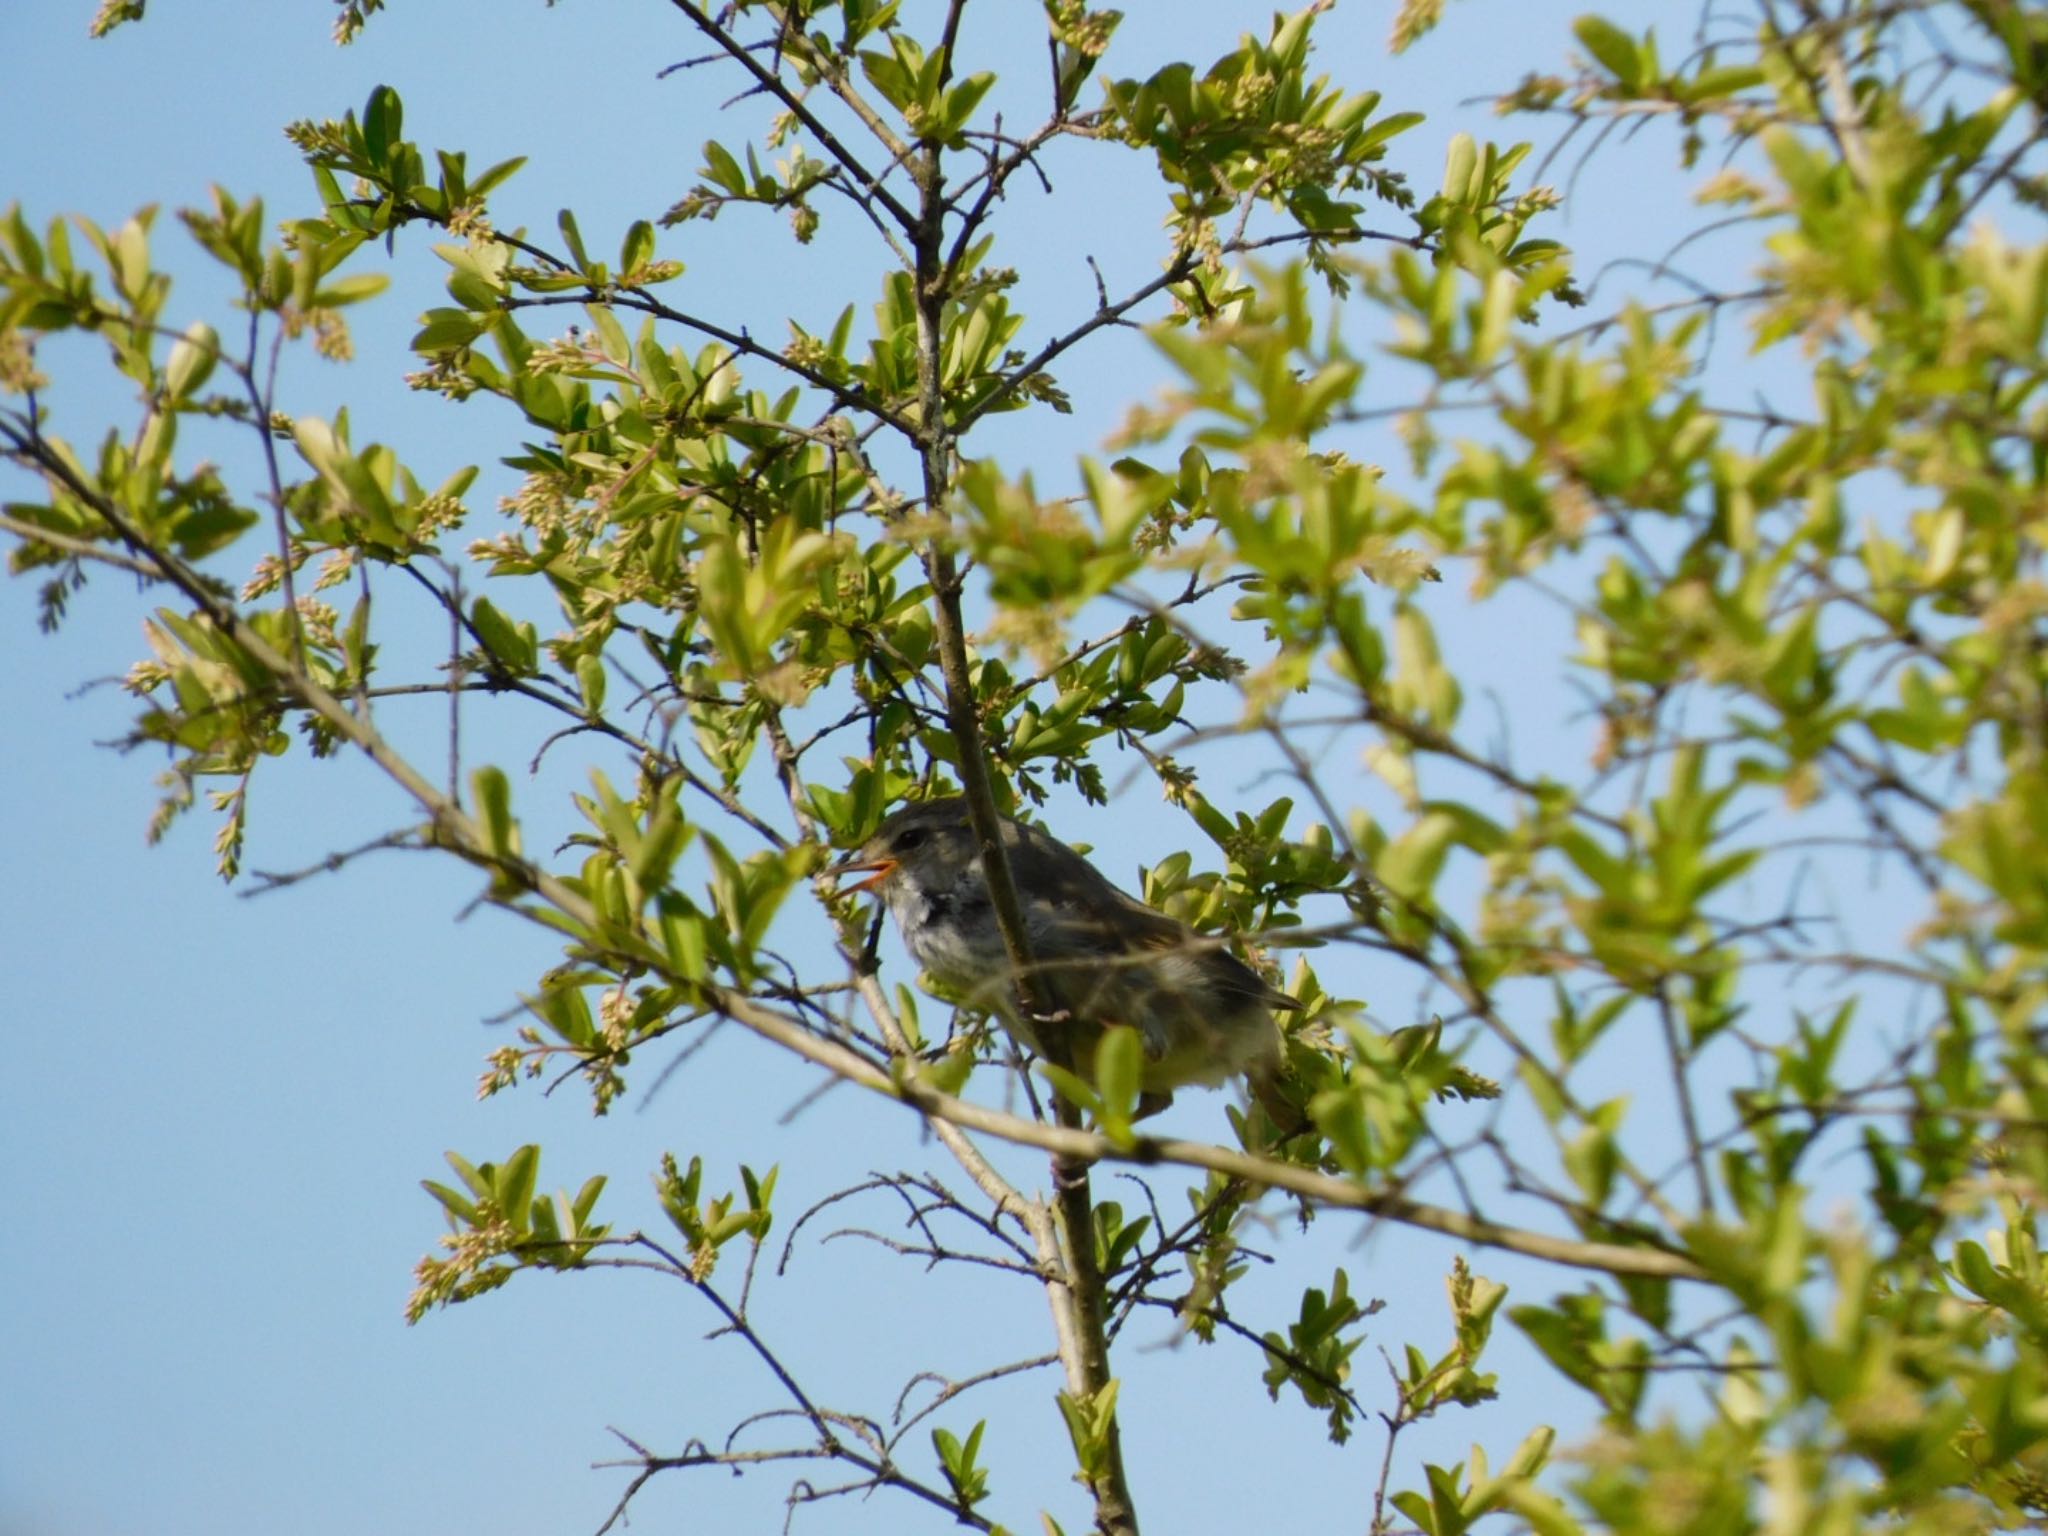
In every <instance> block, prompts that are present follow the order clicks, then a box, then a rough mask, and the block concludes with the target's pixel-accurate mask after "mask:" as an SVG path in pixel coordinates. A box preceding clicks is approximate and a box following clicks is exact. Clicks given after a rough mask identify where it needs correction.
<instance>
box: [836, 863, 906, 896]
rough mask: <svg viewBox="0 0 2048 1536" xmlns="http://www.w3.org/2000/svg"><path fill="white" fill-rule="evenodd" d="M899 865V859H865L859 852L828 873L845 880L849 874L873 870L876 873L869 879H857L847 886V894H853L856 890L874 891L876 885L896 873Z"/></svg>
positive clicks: (837, 878)
mask: <svg viewBox="0 0 2048 1536" xmlns="http://www.w3.org/2000/svg"><path fill="white" fill-rule="evenodd" d="M897 865H898V861H897V860H895V859H863V858H862V857H861V856H860V855H859V854H855V855H854V856H853V857H852V858H848V859H841V860H840V861H839V862H838V863H837V864H834V865H833V866H832V867H831V869H829V870H828V871H826V873H828V874H830V875H831V876H832V878H833V879H835V880H844V879H845V878H846V877H847V876H848V875H857V874H861V873H863V872H864V871H867V870H873V871H874V873H873V874H871V875H869V876H868V877H867V879H865V880H859V881H856V882H854V883H853V884H852V885H849V886H847V887H846V890H845V894H847V895H851V894H852V893H853V892H855V891H872V890H873V889H874V888H875V887H876V886H878V885H880V884H881V883H882V882H883V881H884V880H886V879H888V878H889V877H890V876H891V875H893V874H895V873H896V869H897Z"/></svg>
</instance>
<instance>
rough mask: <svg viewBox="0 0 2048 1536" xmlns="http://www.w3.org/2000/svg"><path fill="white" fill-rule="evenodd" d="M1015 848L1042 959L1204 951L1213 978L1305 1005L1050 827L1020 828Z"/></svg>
mask: <svg viewBox="0 0 2048 1536" xmlns="http://www.w3.org/2000/svg"><path fill="white" fill-rule="evenodd" d="M1020 830H1021V831H1022V832H1023V834H1024V835H1023V836H1022V837H1021V838H1020V839H1019V841H1018V842H1017V843H1016V844H1015V845H1014V846H1013V847H1012V848H1011V849H1010V854H1011V858H1012V861H1013V863H1014V864H1015V866H1016V868H1015V875H1016V878H1017V882H1018V884H1019V885H1020V886H1021V887H1022V888H1023V889H1025V890H1028V891H1030V892H1032V894H1033V897H1034V900H1033V903H1032V910H1031V912H1030V914H1029V915H1030V926H1031V935H1030V937H1031V943H1032V948H1033V949H1034V951H1036V952H1037V954H1038V955H1039V958H1041V959H1044V960H1049V961H1060V960H1080V959H1087V958H1094V957H1101V958H1105V959H1106V958H1110V957H1113V956H1118V955H1127V956H1136V955H1142V954H1144V953H1146V952H1148V951H1165V950H1174V949H1189V950H1195V951H1198V952H1199V953H1200V956H1201V960H1200V963H1201V966H1202V969H1203V971H1204V973H1205V975H1206V978H1207V980H1208V981H1209V983H1210V984H1211V985H1213V986H1215V987H1217V988H1218V989H1219V990H1221V991H1223V992H1225V993H1228V994H1231V995H1234V996H1239V997H1245V998H1252V999H1256V1000H1258V1001H1260V1002H1263V1003H1265V1004H1266V1005H1267V1006H1268V1007H1272V1008H1299V1007H1300V1006H1301V1004H1300V1003H1298V1002H1296V1001H1295V1000H1294V999H1293V998H1291V997H1289V996H1288V995H1287V994H1286V993H1284V992H1280V991H1278V990H1276V989H1275V988H1273V987H1270V986H1268V985H1267V984H1266V982H1265V981H1264V979H1263V978H1261V977H1260V975H1259V974H1258V972H1256V971H1254V970H1253V969H1252V968H1251V967H1250V966H1248V965H1246V964H1245V963H1244V962H1243V961H1242V960H1240V959H1238V958H1237V956H1235V955H1233V954H1232V953H1231V952H1230V951H1229V950H1228V949H1227V948H1225V947H1224V945H1223V942H1222V941H1221V940H1219V939H1213V938H1207V937H1204V936H1203V935H1201V934H1198V933H1196V932H1195V931H1194V930H1193V929H1192V928H1190V927H1188V925H1187V924H1186V923H1183V922H1182V921H1181V920H1180V919H1179V918H1176V917H1169V916H1167V915H1166V914H1165V913H1164V912H1159V911H1155V910H1154V909H1153V908H1151V907H1148V906H1146V905H1145V903H1144V902H1142V901H1140V900H1138V899H1137V897H1135V896H1132V895H1130V894H1129V893H1128V892H1126V891H1123V890H1120V889H1118V888H1117V887H1116V886H1115V885H1113V884H1111V883H1110V882H1109V881H1108V880H1107V879H1105V878H1104V877H1103V875H1102V872H1101V871H1100V870H1098V869H1096V867H1095V866H1094V865H1093V864H1090V863H1089V862H1088V861H1087V860H1086V859H1084V858H1082V857H1081V855H1080V854H1078V853H1076V852H1074V850H1073V849H1071V848H1069V847H1068V846H1067V845H1066V844H1065V843H1062V842H1060V841H1058V840H1057V839H1056V838H1054V837H1053V836H1052V835H1051V834H1050V833H1047V832H1043V831H1041V830H1040V829H1039V828H1037V827H1022V828H1021V829H1020Z"/></svg>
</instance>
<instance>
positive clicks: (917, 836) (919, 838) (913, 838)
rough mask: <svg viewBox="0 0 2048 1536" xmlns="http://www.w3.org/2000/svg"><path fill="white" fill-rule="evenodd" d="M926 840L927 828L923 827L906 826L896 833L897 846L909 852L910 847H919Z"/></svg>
mask: <svg viewBox="0 0 2048 1536" xmlns="http://www.w3.org/2000/svg"><path fill="white" fill-rule="evenodd" d="M924 840H925V830H924V828H923V827H905V828H904V829H903V830H902V831H901V832H898V833H897V834H896V846H897V848H898V849H899V850H901V851H903V852H908V851H909V850H910V849H912V848H915V847H917V846H918V845H919V844H920V843H922V842H923V841H924Z"/></svg>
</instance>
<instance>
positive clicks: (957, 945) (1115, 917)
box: [834, 797, 1302, 1133]
mask: <svg viewBox="0 0 2048 1536" xmlns="http://www.w3.org/2000/svg"><path fill="white" fill-rule="evenodd" d="M1002 828H1003V848H1004V851H1005V852H1006V853H1007V854H1008V856H1009V864H1010V875H1011V878H1012V879H1013V880H1014V881H1015V883H1016V887H1017V898H1018V902H1019V904H1020V906H1021V907H1022V909H1023V914H1024V926H1025V929H1026V932H1027V936H1028V939H1029V943H1030V949H1031V957H1032V979H1033V981H1034V983H1035V984H1036V987H1037V991H1038V994H1039V995H1040V996H1041V997H1042V998H1044V999H1045V1001H1046V1002H1047V1004H1048V1005H1049V1006H1051V1007H1053V1008H1054V1009H1055V1010H1056V1012H1054V1013H1053V1014H1052V1015H1050V1016H1048V1017H1043V1018H1025V1017H1023V1016H1022V1013H1021V1010H1020V1009H1019V1007H1018V1003H1017V990H1016V986H1015V984H1014V976H1013V972H1012V970H1011V967H1010V960H1009V955H1008V952H1007V951H1006V950H1005V949H1004V947H1003V936H1002V933H1001V932H1000V930H999V929H998V928H997V926H996V916H995V904H994V902H993V901H992V900H991V899H990V896H989V889H988V882H987V881H986V880H985V879H984V878H983V876H982V870H981V855H980V852H979V849H978V846H977V844H976V841H975V837H974V829H973V827H972V825H970V823H969V821H968V816H967V802H966V801H964V800H962V799H959V798H958V797H948V798H945V799H939V800H925V801H920V802H919V803H918V804H915V805H911V806H907V807H905V808H904V809H903V810H900V811H898V812H897V813H896V814H895V815H893V816H891V817H890V818H889V819H888V820H887V821H885V822H883V823H882V825H881V828H880V829H879V830H878V831H877V832H876V833H875V835H874V836H873V837H871V838H869V839H868V841H867V842H866V843H865V844H864V845H862V847H861V848H860V849H859V851H858V852H856V853H854V854H853V855H852V856H851V857H850V858H848V859H845V860H844V861H842V862H841V863H839V864H838V865H836V866H834V872H835V873H841V874H851V873H856V872H871V873H869V874H868V878H867V879H865V880H862V881H860V882H859V883H858V884H856V885H853V886H851V887H849V889H850V890H856V891H868V890H872V891H876V892H878V893H879V894H880V895H881V897H882V899H883V900H884V901H885V902H887V903H888V906H889V911H890V914H891V915H892V916H893V917H894V918H895V919H896V927H897V929H898V931H899V932H901V933H902V935H903V943H904V946H905V947H906V948H907V949H909V951H910V954H911V957H912V958H913V959H915V960H916V961H917V963H918V964H919V965H920V966H921V967H923V968H924V970H926V971H927V972H929V973H930V974H931V975H932V976H933V977H935V978H937V979H938V980H939V981H940V982H942V983H943V984H944V985H945V986H946V987H948V988H949V989H951V990H953V991H956V992H958V993H960V994H961V995H962V996H963V997H965V998H966V999H967V1000H968V1001H969V1002H970V1003H972V1004H973V1005H974V1006H976V1007H980V1008H986V1009H988V1010H989V1011H990V1012H991V1013H993V1014H994V1015H995V1016H996V1017H997V1018H999V1019H1000V1020H1001V1021H1002V1023H1003V1026H1004V1027H1005V1028H1006V1029H1008V1030H1009V1031H1010V1033H1011V1034H1012V1035H1014V1036H1015V1037H1016V1038H1017V1039H1018V1040H1019V1041H1020V1042H1022V1043H1023V1044H1024V1045H1025V1046H1027V1047H1029V1048H1030V1049H1031V1050H1033V1051H1035V1052H1037V1053H1038V1054H1039V1055H1041V1056H1044V1055H1046V1054H1047V1051H1046V1049H1045V1039H1044V1033H1043V1032H1045V1031H1049V1030H1052V1029H1058V1030H1060V1031H1062V1034H1061V1037H1060V1039H1059V1040H1058V1041H1056V1042H1055V1043H1056V1044H1063V1045H1065V1046H1066V1048H1067V1054H1068V1056H1069V1058H1070V1061H1071V1064H1072V1065H1073V1067H1074V1068H1075V1069H1076V1070H1077V1071H1079V1072H1081V1073H1082V1074H1083V1075H1084V1076H1086V1075H1088V1074H1090V1073H1091V1072H1092V1071H1093V1068H1094V1062H1095V1047H1096V1044H1097V1042H1098V1041H1099V1040H1100V1039H1101V1037H1102V1033H1103V1031H1104V1030H1106V1029H1108V1028H1109V1027H1110V1026H1112V1025H1116V1024H1127V1025H1129V1026H1130V1027H1131V1028H1133V1029H1135V1030H1136V1031H1137V1032H1138V1036H1139V1038H1140V1040H1141V1041H1143V1043H1144V1048H1145V1067H1144V1073H1143V1076H1142V1079H1141V1082H1142V1087H1143V1090H1144V1095H1143V1097H1142V1099H1141V1100H1140V1101H1139V1108H1138V1113H1139V1114H1140V1115H1149V1114H1153V1113H1156V1112H1157V1111H1159V1110H1161V1109H1164V1108H1165V1107H1166V1106H1167V1105H1168V1104H1170V1103H1172V1102H1173V1090H1174V1089H1176V1088H1178V1087H1180V1086H1181V1085H1182V1084H1184V1083H1197V1084H1201V1085H1203V1086H1206V1087H1214V1086H1216V1085H1217V1084H1219V1083H1222V1082H1223V1081H1225V1080H1226V1079H1227V1078H1230V1077H1232V1076H1234V1075H1236V1074H1238V1073H1244V1074H1245V1075H1246V1077H1247V1078H1248V1079H1249V1081H1250V1083H1251V1086H1252V1090H1253V1092H1254V1093H1255V1094H1257V1095H1258V1097H1259V1099H1260V1102H1261V1103H1262V1104H1265V1105H1266V1106H1267V1111H1268V1114H1269V1115H1271V1116H1272V1118H1273V1119H1274V1121H1275V1123H1276V1124H1277V1125H1280V1126H1281V1128H1282V1130H1283V1133H1291V1132H1292V1131H1293V1130H1296V1129H1299V1128H1300V1126H1301V1124H1302V1116H1301V1113H1300V1111H1299V1110H1295V1109H1293V1108H1292V1107H1291V1106H1288V1105H1287V1104H1286V1101H1285V1100H1284V1099H1283V1098H1282V1097H1281V1096H1280V1095H1279V1094H1278V1093H1277V1092H1276V1091H1274V1088H1273V1079H1274V1077H1275V1076H1276V1074H1277V1073H1278V1072H1279V1069H1280V1058H1281V1042H1280V1029H1279V1026H1278V1025H1277V1024H1276V1023H1275V1022H1274V1019H1273V1010H1274V1009H1276V1008H1290V1009H1297V1008H1299V1007H1300V1006H1301V1004H1299V1003H1298V1002H1296V1001H1295V1000H1294V999H1293V998H1291V997H1289V996H1287V995H1286V994H1285V993H1283V992H1279V991H1276V990H1274V989H1273V988H1272V987H1269V986H1267V985H1266V983H1265V982H1264V981H1262V980H1260V979H1259V976H1258V974H1257V973H1256V972H1255V971H1253V970H1252V968H1251V967H1250V966H1248V965H1246V964H1245V963H1244V962H1243V961H1242V960H1240V959H1238V958H1237V957H1236V956H1235V955H1233V954H1231V953H1230V951H1229V950H1228V949H1226V948H1225V947H1224V945H1223V941H1222V940H1221V939H1216V938H1207V937H1204V936H1202V935H1200V934H1198V933H1196V932H1195V931H1194V930H1193V929H1191V928H1189V927H1188V926H1187V925H1186V924H1185V923H1183V922H1180V921H1179V920H1178V919H1175V918H1171V917H1168V916H1167V915H1166V914H1165V913H1163V912H1155V911H1154V910H1153V909H1152V908H1150V907H1148V906H1146V905H1145V904H1144V903H1143V902H1141V901H1139V900H1137V899H1136V898H1135V897H1132V896H1128V895H1126V894H1125V893H1124V892H1122V891H1120V890H1118V889H1117V888H1116V887H1115V886H1114V885H1112V884H1110V883H1109V881H1107V880H1105V879H1104V878H1103V877H1102V876H1101V875H1100V874H1098V873H1097V872H1096V870H1095V868H1094V866H1093V865H1091V864H1090V863H1089V862H1088V861H1087V860H1086V859H1084V858H1082V857H1081V855H1080V854H1078V853H1076V852H1074V850H1073V849H1071V848H1069V847H1068V846H1067V845H1066V844H1065V843H1063V842H1061V841H1060V840H1059V839H1058V838H1056V837H1054V836H1052V835H1051V834H1050V833H1048V832H1045V831H1043V830H1041V829H1040V828H1038V827H1035V826H1028V825H1026V824H1025V823H1023V822H1018V821H1011V820H1009V819H1008V818H1005V819H1004V820H1003V824H1002ZM1048 993H1049V994H1050V996H1046V994H1048Z"/></svg>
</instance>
